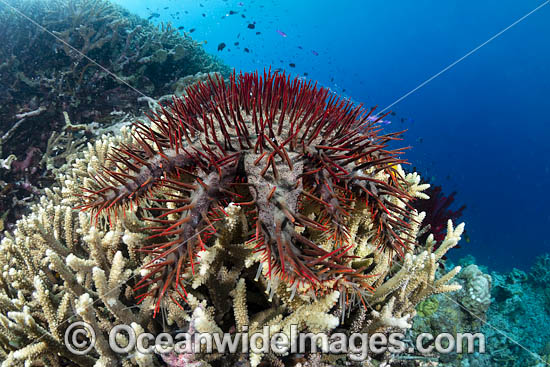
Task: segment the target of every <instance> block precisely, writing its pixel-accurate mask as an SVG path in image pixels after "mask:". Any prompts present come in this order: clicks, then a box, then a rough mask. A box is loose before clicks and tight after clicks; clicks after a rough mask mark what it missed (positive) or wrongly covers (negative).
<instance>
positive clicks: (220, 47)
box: [218, 42, 225, 51]
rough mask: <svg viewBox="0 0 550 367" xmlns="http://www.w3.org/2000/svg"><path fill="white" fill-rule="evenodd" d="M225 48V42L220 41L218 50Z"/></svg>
mask: <svg viewBox="0 0 550 367" xmlns="http://www.w3.org/2000/svg"><path fill="white" fill-rule="evenodd" d="M224 48H225V43H223V42H222V43H220V44H219V45H218V51H221V50H223V49H224Z"/></svg>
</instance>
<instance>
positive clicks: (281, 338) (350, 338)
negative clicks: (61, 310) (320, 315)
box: [65, 322, 485, 361]
mask: <svg viewBox="0 0 550 367" xmlns="http://www.w3.org/2000/svg"><path fill="white" fill-rule="evenodd" d="M120 340H127V343H125V344H124V345H121V344H120V342H119V341H120ZM95 342H96V338H95V331H94V329H93V328H92V327H91V326H90V325H89V324H87V323H85V322H76V323H73V324H71V325H70V326H69V327H68V328H67V331H66V332H65V345H66V346H67V348H68V349H69V350H70V351H71V352H72V353H74V354H80V355H84V354H87V353H88V352H89V351H91V350H92V349H93V348H94V346H95ZM109 346H110V348H111V349H112V350H113V352H115V353H119V354H130V353H134V352H138V353H141V354H150V353H159V354H164V353H176V354H192V353H199V352H200V353H214V352H216V353H257V354H259V353H268V352H272V353H275V354H283V355H284V354H288V353H291V354H292V353H317V352H321V353H330V354H348V355H349V357H350V359H352V360H356V361H362V360H364V359H365V358H366V357H367V355H368V353H369V352H370V353H374V354H379V353H385V352H390V353H392V354H400V353H409V354H410V353H413V352H418V353H422V354H428V353H434V352H437V353H440V354H447V353H468V354H472V353H474V352H477V353H485V337H484V335H483V334H481V333H476V334H471V333H458V334H449V333H442V334H438V335H432V334H428V333H423V334H420V335H418V336H417V338H416V340H414V341H413V342H411V341H410V340H408V339H407V338H406V336H405V335H404V334H402V333H390V334H382V333H375V334H372V335H369V334H366V333H353V334H351V335H346V334H344V333H337V332H336V333H332V334H326V333H301V332H298V327H297V326H296V325H292V326H291V327H290V333H288V334H287V333H282V332H278V333H274V334H272V333H270V330H269V327H268V326H265V327H264V328H263V329H262V331H261V332H254V333H249V332H248V328H247V327H246V326H245V327H243V330H242V331H241V332H237V333H223V334H222V333H177V334H175V335H174V334H171V333H160V334H158V335H153V334H150V333H140V334H136V333H135V331H134V329H133V328H132V327H131V326H129V325H117V326H115V327H114V328H113V329H111V331H110V333H109Z"/></svg>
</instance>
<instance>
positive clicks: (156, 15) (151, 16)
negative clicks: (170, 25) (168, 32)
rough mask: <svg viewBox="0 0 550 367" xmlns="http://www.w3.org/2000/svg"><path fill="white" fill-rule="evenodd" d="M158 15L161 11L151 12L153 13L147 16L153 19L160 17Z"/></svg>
mask: <svg viewBox="0 0 550 367" xmlns="http://www.w3.org/2000/svg"><path fill="white" fill-rule="evenodd" d="M158 17H160V14H159V13H153V14H151V15H150V16H149V18H147V20H151V19H153V18H158Z"/></svg>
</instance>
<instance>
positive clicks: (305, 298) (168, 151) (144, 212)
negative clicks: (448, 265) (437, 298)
mask: <svg viewBox="0 0 550 367" xmlns="http://www.w3.org/2000/svg"><path fill="white" fill-rule="evenodd" d="M370 112H372V111H363V110H361V109H360V108H359V107H355V106H353V105H351V104H350V103H349V102H347V101H344V100H339V99H337V98H335V97H331V96H329V94H328V92H327V91H326V90H324V89H318V88H315V87H314V86H313V85H311V84H306V83H304V82H300V81H297V80H292V79H290V78H287V77H286V76H285V75H282V74H275V75H273V74H267V73H266V74H264V76H263V77H262V78H260V77H259V76H258V75H257V74H253V75H242V76H239V77H238V78H237V77H234V78H233V79H231V80H230V81H229V83H226V82H225V81H223V80H221V79H214V78H210V79H209V81H208V82H206V83H200V84H197V85H195V86H193V87H191V89H189V91H188V94H187V96H185V97H183V98H182V99H176V100H174V102H173V103H172V104H170V105H167V106H164V107H162V108H160V109H159V110H157V111H154V112H152V113H151V117H150V119H151V123H150V124H148V123H145V122H137V123H136V124H135V125H134V127H133V128H132V129H133V130H132V133H131V134H130V132H129V131H128V130H126V129H125V130H123V131H122V135H121V136H119V137H117V138H113V137H104V138H102V139H100V140H98V141H97V142H96V143H95V144H88V150H87V151H86V152H84V153H80V154H79V156H78V158H76V159H71V161H72V162H73V163H72V168H71V169H69V170H68V171H66V172H65V174H63V175H62V176H60V177H59V178H60V183H59V187H56V188H54V189H53V190H48V196H47V197H45V198H44V199H42V201H41V202H40V203H39V204H38V205H37V206H35V207H34V208H33V214H31V215H30V216H28V217H26V218H24V219H23V220H21V221H20V222H19V223H18V226H17V228H18V229H17V231H16V232H15V233H14V234H13V236H11V237H9V238H6V239H5V240H4V241H3V242H2V246H3V250H4V251H3V252H2V254H1V255H0V264H1V266H2V268H3V269H4V271H3V273H2V276H1V277H0V281H1V283H0V284H1V287H0V296H1V300H3V301H2V302H1V303H0V318H1V319H2V320H3V323H2V325H4V327H3V328H1V329H0V352H1V353H3V358H5V359H6V361H9V363H8V362H6V363H8V364H7V365H14V366H23V365H24V364H25V363H27V364H29V363H35V362H37V363H42V364H47V365H55V364H56V363H57V364H59V365H64V364H70V363H74V364H79V365H83V366H87V365H90V366H91V365H94V364H97V365H98V366H100V365H115V364H116V363H119V362H121V361H122V363H123V365H125V366H149V365H151V366H156V365H159V366H160V365H164V364H168V365H169V366H178V365H182V364H183V365H206V363H208V364H210V365H212V366H232V365H235V364H241V365H244V366H248V365H251V366H257V365H259V364H260V363H267V364H269V365H288V366H294V365H296V364H297V363H300V362H299V359H296V358H297V357H296V356H295V355H286V356H285V355H277V354H275V353H272V352H265V353H264V352H259V353H250V354H242V353H237V354H222V353H219V352H216V353H212V354H208V353H203V352H202V351H201V350H199V351H196V352H194V353H192V354H180V355H178V354H175V353H170V352H169V353H161V355H155V354H151V355H143V354H140V353H128V354H124V355H116V354H114V353H113V351H111V350H110V349H109V348H107V347H106V340H107V339H108V336H109V334H108V330H109V329H110V328H112V327H113V326H114V325H116V324H119V323H124V324H128V325H131V326H132V328H133V329H134V330H136V332H137V333H141V332H152V333H156V332H159V331H171V332H175V331H187V332H189V333H190V334H193V333H195V332H208V333H212V334H213V335H220V333H222V332H223V333H231V334H234V333H235V332H237V331H241V330H245V329H247V330H248V331H249V332H250V333H254V332H256V331H262V330H263V329H264V327H266V328H267V330H268V334H269V335H270V336H271V335H274V334H275V333H277V332H282V333H285V334H287V335H288V334H289V333H290V330H291V329H292V327H293V326H295V327H296V331H297V332H302V331H303V332H313V333H317V332H324V333H328V334H330V333H332V332H333V331H334V330H335V329H337V328H338V330H340V331H341V330H344V331H346V332H349V333H351V332H368V333H374V332H389V331H391V330H403V329H406V328H409V327H410V323H411V319H412V318H413V317H414V315H415V311H414V309H415V306H416V305H417V304H418V303H419V302H421V301H423V300H424V299H426V298H427V297H429V296H430V295H432V294H436V293H443V292H450V291H454V290H457V289H458V288H459V287H458V286H457V285H453V284H448V282H449V281H450V280H451V278H452V277H453V276H454V275H456V273H457V272H458V271H459V270H460V269H459V268H455V269H453V270H451V271H450V272H449V273H447V274H446V275H443V276H442V277H440V278H438V279H436V277H435V273H436V270H437V268H438V266H437V263H438V262H439V261H440V259H441V257H442V256H443V255H444V253H445V252H446V251H447V250H448V249H449V248H451V247H453V246H455V245H456V244H457V242H458V240H459V239H460V235H461V234H462V231H463V227H464V226H463V225H458V226H456V227H455V226H453V225H452V223H451V222H449V223H448V224H447V234H446V236H445V238H444V239H443V241H442V243H441V245H440V246H439V247H438V249H437V250H433V248H434V243H435V240H434V238H433V236H429V237H428V239H427V240H426V241H425V242H424V243H419V242H418V241H417V237H418V234H419V233H420V228H421V226H422V221H423V219H424V216H425V214H424V213H418V211H416V210H414V209H412V207H411V202H412V201H413V200H414V199H419V200H421V199H422V198H425V195H424V194H423V191H424V190H425V189H426V188H427V185H425V184H422V183H421V181H420V177H419V176H418V175H417V174H416V173H405V172H404V171H403V169H402V167H401V164H400V163H401V162H402V160H401V159H400V158H399V153H400V151H399V150H390V149H389V148H388V147H387V145H388V144H389V143H390V142H391V141H392V140H394V139H396V138H398V134H390V135H381V134H380V131H378V128H377V125H376V123H375V120H374V121H368V122H367V129H366V130H361V132H359V131H358V129H357V128H358V127H359V126H362V125H364V124H365V120H366V119H367V117H368V116H369V113H370ZM77 206H80V207H81V209H84V210H83V211H81V212H80V213H77V212H76V211H75V210H74V209H73V208H75V207H77ZM48 218H53V220H48ZM29 275H30V276H29ZM45 295H47V297H46V296H45ZM138 301H142V302H141V303H139V302H138ZM159 312H160V314H161V315H162V318H161V317H157V318H154V317H153V314H158V313H159ZM26 320H27V321H28V320H31V321H29V322H27V321H26ZM32 320H34V321H32ZM66 320H70V321H85V322H87V323H89V324H90V325H92V327H93V328H94V330H95V332H96V335H97V338H98V342H97V343H96V346H95V348H93V349H92V351H91V352H90V353H88V355H87V356H85V357H82V356H80V357H77V356H74V355H72V354H71V353H69V352H68V350H67V349H66V346H64V345H63V343H62V339H61V337H62V336H63V334H64V332H65V330H66V328H67V326H68V322H66ZM33 322H34V323H33ZM35 324H36V325H37V327H39V328H35V327H34V326H33V325H35ZM0 326H1V325H0ZM9 340H16V343H15V344H14V343H11V344H10V343H9V342H8V341H9ZM52 351H54V353H51V352H52ZM306 357H307V358H309V361H312V363H313V361H317V362H316V363H321V362H327V363H335V360H337V359H346V355H345V354H343V355H330V354H323V355H319V354H316V353H313V354H311V355H308V356H306ZM78 358H82V360H80V359H78ZM391 358H392V356H391V355H384V356H380V355H377V356H375V355H372V354H369V355H368V356H367V361H366V362H365V365H372V366H377V365H379V363H378V362H377V361H385V362H389V361H391ZM77 359H78V360H77Z"/></svg>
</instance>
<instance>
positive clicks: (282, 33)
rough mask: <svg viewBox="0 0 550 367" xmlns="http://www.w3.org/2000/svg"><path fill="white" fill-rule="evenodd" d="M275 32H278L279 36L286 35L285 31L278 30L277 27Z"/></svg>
mask: <svg viewBox="0 0 550 367" xmlns="http://www.w3.org/2000/svg"><path fill="white" fill-rule="evenodd" d="M276 32H277V33H279V34H280V35H281V37H286V33H285V32H283V31H280V30H278V29H277V31H276Z"/></svg>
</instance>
